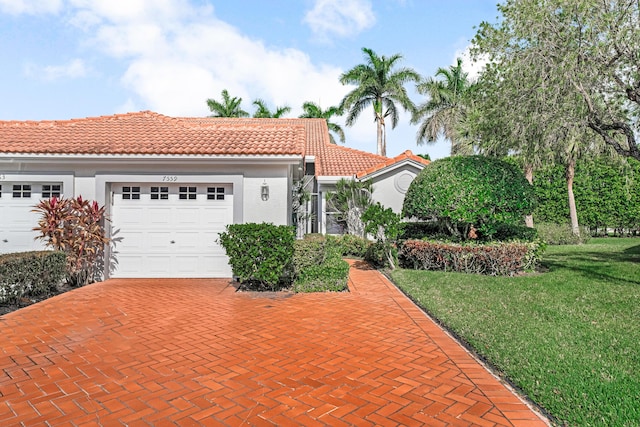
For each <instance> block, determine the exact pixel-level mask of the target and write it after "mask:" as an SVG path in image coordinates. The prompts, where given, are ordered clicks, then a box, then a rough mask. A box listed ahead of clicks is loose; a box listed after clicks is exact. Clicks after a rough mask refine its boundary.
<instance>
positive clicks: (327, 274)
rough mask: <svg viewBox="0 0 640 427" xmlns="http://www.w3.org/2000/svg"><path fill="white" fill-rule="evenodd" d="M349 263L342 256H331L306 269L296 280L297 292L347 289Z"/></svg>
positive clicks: (295, 287)
mask: <svg viewBox="0 0 640 427" xmlns="http://www.w3.org/2000/svg"><path fill="white" fill-rule="evenodd" d="M348 278H349V263H347V262H346V261H345V260H343V259H342V258H340V257H336V256H333V257H330V258H327V259H326V260H325V262H324V263H322V264H320V265H311V266H309V267H307V268H306V269H304V270H303V271H302V272H301V273H300V275H299V276H298V277H297V278H296V281H295V282H294V290H295V291H296V292H326V291H333V292H342V291H345V290H347V288H348V285H347V280H348Z"/></svg>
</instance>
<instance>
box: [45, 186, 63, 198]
mask: <svg viewBox="0 0 640 427" xmlns="http://www.w3.org/2000/svg"><path fill="white" fill-rule="evenodd" d="M61 193H62V186H61V185H60V184H42V198H43V199H50V198H52V197H60V194H61Z"/></svg>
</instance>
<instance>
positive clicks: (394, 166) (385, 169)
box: [357, 159, 427, 181]
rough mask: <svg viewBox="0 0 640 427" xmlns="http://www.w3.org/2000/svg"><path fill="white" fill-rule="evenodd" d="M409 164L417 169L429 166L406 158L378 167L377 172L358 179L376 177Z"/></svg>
mask: <svg viewBox="0 0 640 427" xmlns="http://www.w3.org/2000/svg"><path fill="white" fill-rule="evenodd" d="M407 165H412V166H415V167H416V168H417V169H420V170H422V169H424V167H425V166H427V165H425V164H424V163H420V162H416V161H415V160H412V159H406V160H402V161H401V162H397V163H394V164H392V165H389V166H385V167H383V168H382V169H378V170H377V171H375V172H371V173H370V174H367V175H365V176H363V177H362V178H357V179H358V181H366V180H367V179H372V178H376V177H378V176H380V175H383V174H385V173H388V172H392V171H394V170H396V169H400V168H402V167H404V166H407Z"/></svg>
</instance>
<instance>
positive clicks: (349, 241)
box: [327, 234, 371, 258]
mask: <svg viewBox="0 0 640 427" xmlns="http://www.w3.org/2000/svg"><path fill="white" fill-rule="evenodd" d="M327 239H328V240H332V241H335V243H336V245H338V247H339V248H340V253H341V254H342V256H344V257H351V256H353V257H358V258H363V257H364V254H365V253H366V252H367V249H368V248H369V245H371V242H370V241H369V240H367V239H365V238H364V237H360V236H355V235H353V234H340V235H337V236H332V235H329V236H327Z"/></svg>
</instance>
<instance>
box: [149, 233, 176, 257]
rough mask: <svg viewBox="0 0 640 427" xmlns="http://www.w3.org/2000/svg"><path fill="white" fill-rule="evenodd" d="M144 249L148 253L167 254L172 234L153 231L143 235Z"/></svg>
mask: <svg viewBox="0 0 640 427" xmlns="http://www.w3.org/2000/svg"><path fill="white" fill-rule="evenodd" d="M143 238H144V239H145V245H144V247H145V249H146V250H148V251H150V252H167V246H169V245H171V242H172V241H174V240H173V233H172V232H171V231H155V230H154V231H153V232H152V233H144V237H143Z"/></svg>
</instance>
